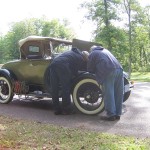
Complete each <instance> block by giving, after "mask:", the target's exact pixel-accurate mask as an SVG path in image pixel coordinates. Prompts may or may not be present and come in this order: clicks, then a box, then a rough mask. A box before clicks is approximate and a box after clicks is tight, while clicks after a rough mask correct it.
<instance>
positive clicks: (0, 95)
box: [0, 77, 13, 104]
mask: <svg viewBox="0 0 150 150" xmlns="http://www.w3.org/2000/svg"><path fill="white" fill-rule="evenodd" d="M12 99H13V92H12V88H11V83H10V81H9V80H8V79H7V78H5V77H0V103H2V104H6V103H9V102H10V101H11V100H12Z"/></svg>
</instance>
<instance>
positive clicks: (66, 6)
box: [0, 0, 150, 40]
mask: <svg viewBox="0 0 150 150" xmlns="http://www.w3.org/2000/svg"><path fill="white" fill-rule="evenodd" d="M84 1H85V0H25V1H24V0H2V1H1V2H0V3H1V5H0V20H1V21H0V33H2V34H5V33H6V32H7V31H8V30H9V26H10V24H11V23H12V22H19V21H22V20H24V19H28V18H33V17H34V18H41V17H42V16H45V17H46V18H47V19H49V20H51V19H56V18H57V19H60V20H63V19H64V18H65V19H67V20H68V21H69V22H70V27H71V28H73V30H74V31H75V33H76V34H77V38H79V39H83V40H90V39H91V34H92V30H93V29H94V26H93V24H92V22H89V21H85V19H84V16H85V14H86V10H84V9H79V6H80V4H81V3H82V2H84ZM86 1H91V0H86ZM139 2H140V3H141V5H142V6H145V5H148V4H149V5H150V0H139ZM83 20H84V22H83Z"/></svg>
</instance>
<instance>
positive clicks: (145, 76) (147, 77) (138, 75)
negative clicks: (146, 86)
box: [131, 72, 150, 82]
mask: <svg viewBox="0 0 150 150" xmlns="http://www.w3.org/2000/svg"><path fill="white" fill-rule="evenodd" d="M131 80H133V81H140V82H150V72H133V73H131Z"/></svg>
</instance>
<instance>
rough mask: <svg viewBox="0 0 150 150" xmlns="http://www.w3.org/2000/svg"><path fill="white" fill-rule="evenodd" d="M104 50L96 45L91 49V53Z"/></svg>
mask: <svg viewBox="0 0 150 150" xmlns="http://www.w3.org/2000/svg"><path fill="white" fill-rule="evenodd" d="M103 49H104V48H103V47H102V46H96V45H93V46H92V47H91V48H90V52H92V51H93V50H103Z"/></svg>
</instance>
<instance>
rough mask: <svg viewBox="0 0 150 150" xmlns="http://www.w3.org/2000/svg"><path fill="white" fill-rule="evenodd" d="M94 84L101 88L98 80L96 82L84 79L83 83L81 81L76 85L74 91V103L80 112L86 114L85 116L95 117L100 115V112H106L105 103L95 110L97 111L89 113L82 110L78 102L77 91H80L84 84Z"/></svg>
mask: <svg viewBox="0 0 150 150" xmlns="http://www.w3.org/2000/svg"><path fill="white" fill-rule="evenodd" d="M87 82H88V83H93V84H96V85H97V86H99V85H98V83H97V82H96V80H94V79H89V78H88V79H87V78H86V79H83V80H81V81H79V82H78V83H77V84H76V86H75V87H74V90H73V94H72V95H73V101H74V104H75V106H76V107H77V108H78V109H79V111H81V112H82V113H84V114H88V115H95V114H98V113H100V112H102V111H103V110H104V101H103V102H102V103H101V105H100V107H98V108H97V109H95V110H93V111H88V110H85V109H84V108H82V107H81V106H80V105H79V103H78V101H77V91H78V89H79V87H80V86H81V85H82V84H84V83H87Z"/></svg>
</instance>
